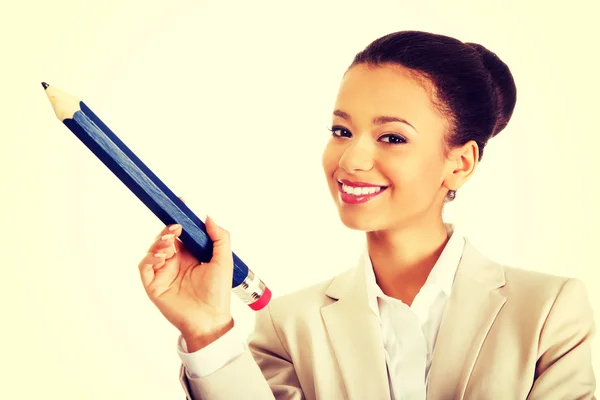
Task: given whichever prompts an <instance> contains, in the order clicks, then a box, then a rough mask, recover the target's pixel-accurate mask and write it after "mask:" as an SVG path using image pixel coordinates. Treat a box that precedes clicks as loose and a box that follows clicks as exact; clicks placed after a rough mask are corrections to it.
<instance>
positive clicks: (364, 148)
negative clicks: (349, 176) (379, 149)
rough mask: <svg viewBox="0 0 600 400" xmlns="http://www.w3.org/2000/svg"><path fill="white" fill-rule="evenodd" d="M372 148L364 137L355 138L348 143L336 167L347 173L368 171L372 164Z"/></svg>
mask: <svg viewBox="0 0 600 400" xmlns="http://www.w3.org/2000/svg"><path fill="white" fill-rule="evenodd" d="M374 156H375V154H374V149H373V146H372V145H371V144H370V143H369V142H368V140H366V138H365V137H360V138H355V139H354V140H351V141H349V142H348V146H347V147H346V149H345V150H344V152H343V153H342V156H341V157H340V160H339V162H338V165H339V166H340V168H343V169H344V170H345V171H346V172H348V173H353V172H356V171H369V170H370V169H371V168H373V163H374Z"/></svg>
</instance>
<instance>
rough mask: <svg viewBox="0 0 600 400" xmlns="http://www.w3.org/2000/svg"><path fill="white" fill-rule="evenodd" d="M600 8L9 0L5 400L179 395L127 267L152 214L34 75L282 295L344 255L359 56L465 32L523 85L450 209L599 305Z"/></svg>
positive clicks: (248, 323)
mask: <svg viewBox="0 0 600 400" xmlns="http://www.w3.org/2000/svg"><path fill="white" fill-rule="evenodd" d="M367 4H370V5H367ZM561 4H565V3H561ZM595 4H596V2H594V1H587V2H585V1H581V0H573V1H570V2H568V8H565V7H564V6H549V5H548V2H543V1H540V0H537V1H535V2H518V1H511V2H502V3H499V2H496V1H466V0H460V1H453V2H446V1H435V2H434V1H420V2H416V1H382V0H373V1H370V2H369V3H367V2H348V1H327V2H317V1H311V2H302V3H296V4H294V5H291V3H288V2H276V1H270V2H265V1H260V2H257V1H253V2H246V1H237V2H220V1H182V0H174V1H170V2H161V1H139V0H120V1H117V0H105V1H103V2H86V1H74V0H56V1H53V2H46V1H40V0H38V1H20V2H3V3H2V6H0V7H1V8H0V34H1V36H0V38H1V39H0V40H1V42H0V43H1V44H2V45H1V46H0V60H1V61H2V63H1V64H0V68H1V70H2V74H1V77H2V78H1V79H2V83H1V85H2V94H3V95H2V96H1V97H0V103H1V104H0V106H1V107H0V115H1V118H0V124H1V125H0V132H1V133H2V145H1V146H0V149H1V155H2V157H1V158H0V163H1V165H0V167H1V169H0V170H1V171H2V186H1V187H2V189H1V190H2V197H1V200H0V201H1V202H2V207H1V208H0V210H1V211H0V217H1V223H2V237H1V242H0V243H2V253H1V260H2V261H1V282H2V283H1V286H2V290H1V291H0V306H1V307H2V309H1V315H2V330H1V331H0V332H1V333H0V335H1V339H2V340H1V341H0V359H1V361H0V398H2V399H34V398H44V399H94V400H95V399H98V400H100V399H102V400H104V399H113V400H117V399H146V400H150V399H161V400H162V399H173V398H182V397H183V391H182V390H181V388H180V386H179V382H178V380H177V373H178V367H179V359H178V357H177V354H176V337H177V332H176V331H175V330H174V328H173V327H172V326H171V325H170V324H169V323H168V322H167V321H166V320H165V319H164V318H163V317H162V316H161V315H160V314H159V313H158V311H157V310H156V309H155V308H154V306H153V305H152V304H151V302H150V301H149V300H148V299H147V298H146V295H145V293H144V291H143V289H142V286H141V283H140V280H139V275H138V270H137V263H138V262H139V260H140V259H141V257H142V256H143V254H144V253H145V251H146V249H147V247H148V246H149V245H150V243H151V241H152V240H153V238H154V237H155V235H156V234H157V233H158V232H159V230H160V229H161V223H160V221H159V220H158V219H157V218H156V217H155V216H154V215H153V214H152V213H151V212H150V211H149V210H148V209H146V208H145V207H144V206H143V205H142V204H141V203H140V201H139V200H138V199H137V198H136V197H135V196H134V195H133V194H132V193H131V192H130V191H129V190H128V189H127V188H126V187H125V186H124V185H123V184H122V183H121V182H119V181H118V180H117V179H116V177H115V176H114V175H113V174H112V173H111V172H110V171H109V170H108V169H107V168H105V167H104V166H103V165H102V164H101V163H100V161H99V160H98V159H97V158H96V157H95V156H94V155H93V154H92V153H91V152H90V151H89V150H88V149H87V148H85V146H84V145H83V144H82V143H81V142H79V141H78V139H77V138H76V137H74V135H73V134H72V133H71V132H70V131H69V130H68V129H67V128H66V127H65V126H63V125H62V124H61V123H60V122H59V121H58V120H57V119H56V118H55V116H54V113H53V111H52V109H51V107H50V105H49V103H48V100H47V98H46V96H45V95H44V92H43V89H42V87H41V85H40V82H41V81H42V80H45V81H47V82H48V83H50V84H51V85H55V86H57V87H58V88H60V89H62V90H64V91H66V92H68V93H71V94H73V95H75V96H78V97H80V98H82V99H83V100H84V101H85V102H86V103H87V104H88V105H89V106H90V107H91V108H92V110H94V112H96V114H98V115H99V116H100V118H102V119H103V120H104V122H106V124H107V125H108V126H109V127H111V129H112V130H113V131H114V132H115V133H116V134H117V135H118V136H119V137H120V138H121V139H122V140H123V141H124V142H125V143H126V144H127V145H128V146H129V147H130V148H131V149H132V150H133V151H134V152H135V153H136V154H137V155H138V156H139V157H140V158H141V159H142V160H143V161H144V162H145V163H146V164H147V165H148V166H149V167H150V168H151V169H152V170H153V171H154V172H155V173H156V174H157V175H158V176H159V177H160V178H161V179H162V180H163V181H164V182H165V183H166V184H167V186H169V187H170V188H171V189H172V190H173V191H174V192H175V193H176V194H177V195H180V196H183V197H184V198H185V199H186V201H187V203H188V204H189V205H190V207H191V208H192V209H193V210H194V211H195V212H196V213H197V214H198V215H201V214H203V213H209V214H211V215H212V216H213V217H214V218H215V219H216V220H217V221H218V222H219V223H220V224H221V225H223V226H225V227H226V228H227V229H229V230H230V231H231V232H232V238H233V247H234V251H235V252H236V253H237V254H238V255H239V256H240V257H241V258H242V259H243V260H244V261H245V262H246V263H247V264H248V265H249V266H250V268H252V269H253V270H254V271H255V272H256V273H257V274H258V275H259V276H261V277H262V278H263V280H264V281H265V282H267V284H268V285H269V286H270V287H271V289H272V290H273V292H274V294H275V295H276V296H278V295H281V294H285V293H287V292H290V291H292V290H294V289H297V288H299V287H302V286H305V285H307V284H310V283H313V282H316V281H319V280H321V279H325V278H327V277H329V276H331V275H333V274H335V273H338V272H340V271H341V270H343V269H345V268H347V267H349V266H351V265H352V263H353V262H354V260H355V258H356V255H357V254H358V251H359V248H360V245H361V244H362V241H363V236H362V234H360V233H357V232H353V231H349V230H347V229H346V228H345V227H343V226H342V225H341V223H340V222H339V220H338V218H337V214H336V212H335V210H334V207H333V203H332V201H331V199H330V197H329V193H328V191H327V187H326V185H325V180H324V177H323V174H322V172H321V166H320V157H321V150H322V148H323V145H324V144H325V141H326V140H327V137H328V131H327V130H326V129H325V127H326V126H327V125H328V124H330V122H331V121H330V114H331V111H332V106H333V101H334V99H335V95H336V91H337V87H338V84H339V79H340V78H341V75H342V73H343V72H344V71H345V69H346V67H347V66H348V64H349V63H350V62H351V60H352V58H353V56H354V54H355V53H356V52H358V51H360V50H361V49H362V48H363V47H364V46H366V45H367V44H368V43H369V42H370V41H372V40H374V39H375V38H377V37H379V36H382V35H384V34H387V33H389V32H392V31H396V30H402V29H419V30H430V31H434V32H437V33H443V34H449V35H452V36H456V37H458V38H459V39H462V40H465V41H474V42H480V43H482V44H484V45H485V46H487V47H488V48H490V49H491V50H493V51H495V52H497V53H498V54H499V55H500V56H501V58H502V59H503V60H504V61H505V62H507V64H508V65H509V66H510V67H511V69H512V71H513V74H514V76H515V79H516V82H517V87H518V102H517V107H516V110H515V113H514V116H513V119H512V121H511V122H510V124H509V126H508V128H507V129H506V130H505V131H504V132H502V133H501V134H500V135H499V136H498V137H497V138H496V139H493V140H492V141H491V142H490V143H489V147H487V148H486V153H485V156H484V158H483V160H482V164H480V166H479V170H478V172H477V173H476V176H475V177H474V179H472V181H471V182H469V183H468V184H467V186H465V187H464V188H463V189H462V190H460V191H459V192H458V198H457V200H456V202H455V203H454V204H451V205H449V206H448V209H447V220H449V221H452V222H455V223H457V224H458V225H459V227H460V228H461V229H462V230H463V231H464V232H465V233H466V234H467V235H468V236H469V237H470V238H471V240H472V241H473V242H474V243H475V244H476V245H477V246H478V247H479V248H480V249H481V250H482V251H484V252H486V253H487V254H488V255H490V256H491V257H493V258H495V259H497V260H499V261H502V262H506V263H510V264H513V265H516V266H520V267H524V268H529V269H535V270H539V271H545V272H549V273H553V274H562V275H569V276H574V277H577V278H580V279H582V280H583V281H585V283H586V284H587V287H588V290H589V292H590V293H589V295H590V300H591V301H592V304H593V306H594V308H595V311H596V319H597V320H600V294H599V293H598V289H597V288H598V283H599V282H598V279H599V276H600V275H599V272H598V269H599V268H600V265H599V262H598V257H597V249H598V246H599V244H598V238H599V235H598V226H599V224H600V212H599V211H598V206H597V201H596V199H597V194H598V187H597V186H598V183H597V182H598V177H597V173H598V171H599V170H600V161H599V160H600V157H599V156H598V153H597V152H598V146H599V145H600V138H599V134H600V132H599V129H598V110H597V106H598V93H599V92H600V85H599V83H598V75H597V71H598V70H599V67H600V66H599V65H598V58H597V55H596V54H595V52H594V50H593V49H597V38H598V37H600V30H599V28H598V24H597V21H596V19H595V17H594V16H595V15H597V11H598V6H596V5H595ZM593 7H595V8H596V9H595V10H593V9H592V8H593ZM594 11H596V12H594ZM587 52H591V53H587ZM315 259H318V260H319V262H318V263H316V262H315ZM323 265H329V268H323V267H322V266H323ZM291 278H293V279H291ZM233 302H234V308H233V313H234V316H235V318H236V320H237V323H238V324H239V326H241V327H242V329H243V331H244V332H249V330H250V329H251V328H252V324H253V313H252V311H251V310H249V309H248V308H247V307H246V306H245V305H242V304H240V302H239V301H238V300H237V298H234V300H233ZM599 349H600V344H599V343H598V339H597V340H596V341H595V344H594V365H595V369H596V373H597V374H599V373H600V352H599Z"/></svg>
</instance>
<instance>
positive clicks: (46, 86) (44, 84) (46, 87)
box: [42, 82, 50, 90]
mask: <svg viewBox="0 0 600 400" xmlns="http://www.w3.org/2000/svg"><path fill="white" fill-rule="evenodd" d="M42 86H43V87H44V90H46V89H48V86H50V85H48V84H47V83H46V82H42Z"/></svg>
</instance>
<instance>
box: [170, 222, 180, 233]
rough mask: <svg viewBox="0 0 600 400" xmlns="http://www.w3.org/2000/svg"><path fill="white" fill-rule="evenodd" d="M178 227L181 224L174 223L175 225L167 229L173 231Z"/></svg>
mask: <svg viewBox="0 0 600 400" xmlns="http://www.w3.org/2000/svg"><path fill="white" fill-rule="evenodd" d="M179 228H181V225H179V224H175V225H173V226H170V227H169V231H171V232H173V231H176V230H177V229H179Z"/></svg>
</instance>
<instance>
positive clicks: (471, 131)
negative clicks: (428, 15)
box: [350, 31, 517, 200]
mask: <svg viewBox="0 0 600 400" xmlns="http://www.w3.org/2000/svg"><path fill="white" fill-rule="evenodd" d="M357 64H367V65H370V66H382V65H385V64H399V65H401V66H403V67H405V68H408V69H409V70H412V71H413V72H415V77H416V78H417V79H422V78H425V79H426V80H428V81H429V82H431V83H432V84H433V86H434V93H432V94H431V100H432V101H433V103H434V104H435V105H436V107H437V109H438V111H440V112H441V113H442V114H443V115H445V116H446V117H447V118H448V121H449V124H450V130H449V132H447V134H446V145H447V146H448V147H449V148H453V147H456V146H461V145H463V144H465V143H467V142H469V141H470V140H474V141H475V142H476V143H477V145H478V146H479V160H481V158H482V157H483V149H484V147H485V146H486V144H487V142H488V140H489V139H491V138H492V137H494V136H496V135H497V134H498V133H500V131H502V130H503V129H504V128H505V127H506V125H507V124H508V121H509V120H510V117H511V116H512V113H513V110H514V108H515V103H516V99H517V89H516V86H515V82H514V80H513V77H512V74H511V72H510V70H509V68H508V66H507V65H506V64H505V63H504V62H502V60H500V58H498V56H497V55H496V54H495V53H493V52H491V51H489V50H488V49H486V48H485V47H483V46H482V45H480V44H476V43H463V42H461V41H460V40H458V39H455V38H452V37H448V36H444V35H439V34H434V33H429V32H420V31H400V32H395V33H391V34H388V35H385V36H383V37H381V38H379V39H376V40H375V41H373V42H372V43H371V44H369V45H368V46H367V47H366V48H365V49H364V50H363V51H361V52H360V53H358V54H357V55H356V56H355V57H354V60H353V61H352V64H351V65H350V68H351V67H353V66H355V65H357ZM454 195H455V193H449V196H448V200H453V199H454Z"/></svg>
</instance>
